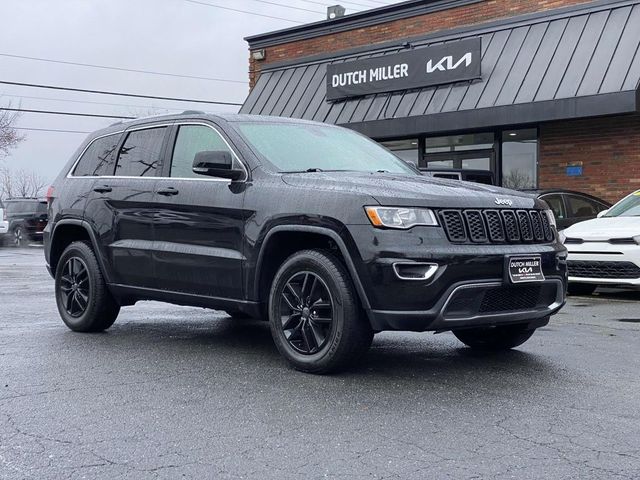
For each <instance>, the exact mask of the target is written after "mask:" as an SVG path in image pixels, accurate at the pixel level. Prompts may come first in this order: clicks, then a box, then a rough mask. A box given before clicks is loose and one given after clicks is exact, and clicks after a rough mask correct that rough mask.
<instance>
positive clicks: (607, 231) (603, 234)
mask: <svg viewBox="0 0 640 480" xmlns="http://www.w3.org/2000/svg"><path fill="white" fill-rule="evenodd" d="M563 233H564V234H565V235H566V236H567V237H570V238H581V239H583V240H609V239H612V238H630V237H635V236H636V235H640V217H601V218H594V219H593V220H587V221H584V222H580V223H576V224H575V225H572V226H570V227H569V228H566V229H565V230H564V231H563Z"/></svg>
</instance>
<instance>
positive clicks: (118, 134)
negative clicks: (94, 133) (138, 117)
mask: <svg viewBox="0 0 640 480" xmlns="http://www.w3.org/2000/svg"><path fill="white" fill-rule="evenodd" d="M122 133H123V130H121V131H119V132H114V133H107V134H105V135H100V136H99V137H96V138H94V139H93V140H91V141H90V142H89V143H88V145H87V146H86V147H85V148H84V149H83V150H82V153H81V154H80V155H79V156H78V158H77V160H76V161H75V162H74V164H73V167H71V169H70V170H69V175H70V176H72V177H74V178H100V177H107V176H109V175H76V170H77V169H78V166H79V165H80V162H81V161H82V159H83V158H84V156H85V154H86V153H87V151H88V150H89V149H90V148H91V146H92V145H93V144H94V143H95V142H97V141H98V140H102V139H103V138H107V137H115V136H116V135H117V136H118V141H117V142H116V148H115V150H114V153H113V155H115V154H116V152H119V151H120V142H121V141H122ZM117 161H118V157H117V156H116V157H115V158H114V163H113V172H111V174H113V173H114V172H115V169H116V163H117Z"/></svg>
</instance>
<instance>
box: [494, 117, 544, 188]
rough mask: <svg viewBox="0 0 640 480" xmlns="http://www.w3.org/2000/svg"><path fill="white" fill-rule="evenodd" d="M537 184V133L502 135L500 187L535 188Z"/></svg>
mask: <svg viewBox="0 0 640 480" xmlns="http://www.w3.org/2000/svg"><path fill="white" fill-rule="evenodd" d="M537 184H538V131H537V130H536V129H535V128H529V129H526V130H509V131H506V132H503V134H502V186H503V187H506V188H513V189H526V188H536V186H537Z"/></svg>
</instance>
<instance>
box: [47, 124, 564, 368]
mask: <svg viewBox="0 0 640 480" xmlns="http://www.w3.org/2000/svg"><path fill="white" fill-rule="evenodd" d="M49 210H50V216H49V218H50V223H49V225H48V226H47V228H46V231H45V244H46V249H45V255H46V260H47V264H48V267H49V270H50V272H51V274H52V276H53V277H54V278H55V292H56V300H57V305H58V310H59V312H60V315H61V317H62V319H63V321H64V322H65V323H66V325H67V326H68V327H69V328H71V329H72V330H74V331H80V332H94V331H101V330H105V329H107V328H109V327H110V326H111V325H112V324H113V323H114V321H115V320H116V317H117V316H118V312H119V311H120V307H122V306H125V305H132V304H134V303H135V302H137V301H139V300H160V301H165V302H171V303H175V304H181V305H194V306H201V307H209V308H214V309H221V310H225V311H227V312H228V313H229V314H230V315H231V316H232V317H240V316H250V317H256V318H262V319H265V320H268V321H269V322H270V328H271V332H272V335H273V339H274V341H275V344H276V346H277V348H278V350H279V351H280V353H281V354H282V355H283V356H284V357H285V358H286V359H287V360H288V361H289V362H290V363H291V364H292V365H293V366H294V367H295V368H298V369H300V370H303V371H307V372H315V373H324V372H330V371H335V370H338V369H340V368H343V367H345V366H346V365H348V364H349V363H351V362H353V361H355V360H356V359H357V358H358V357H359V356H361V355H362V354H363V353H364V352H365V351H366V350H367V349H368V348H369V346H370V344H371V341H372V338H373V335H374V334H375V333H376V332H380V331H383V330H409V331H417V332H422V331H437V332H441V331H452V332H453V333H454V335H455V336H456V337H457V338H458V339H460V340H461V341H462V342H464V343H465V344H466V345H468V346H469V347H472V348H478V349H508V348H512V347H515V346H517V345H520V344H522V343H523V342H525V341H526V340H527V339H528V338H529V337H531V335H532V334H533V332H534V331H535V329H536V328H538V327H541V326H543V325H545V324H547V322H548V321H549V316H550V315H553V314H554V313H556V312H557V311H558V310H559V309H560V308H561V307H562V305H563V303H564V298H565V286H566V251H565V249H564V247H563V246H562V245H561V244H560V243H559V242H558V240H557V234H556V231H555V226H554V217H553V215H552V214H551V213H550V212H549V211H548V210H547V206H546V204H545V203H544V202H542V201H540V200H537V199H535V198H533V197H531V196H529V195H526V194H521V193H517V192H514V191H510V190H504V189H500V188H497V187H491V186H485V185H479V184H472V183H467V182H460V181H450V180H444V179H437V178H431V177H427V176H423V175H421V173H420V172H419V171H418V170H416V169H414V168H413V167H411V166H409V165H407V164H406V163H404V162H403V161H402V160H400V159H399V158H397V157H396V156H394V155H393V154H392V153H391V152H389V151H388V150H386V149H384V148H382V147H381V146H379V145H378V144H376V143H375V142H373V141H371V140H369V139H367V138H365V137H363V136H361V135H359V134H357V133H354V132H353V131H350V130H347V129H343V128H340V127H335V126H330V125H324V124H319V123H312V122H306V121H300V120H291V119H283V118H274V117H257V116H247V115H219V116H213V115H205V114H199V113H194V112H185V114H182V115H173V116H164V117H155V118H151V119H140V120H137V121H132V122H128V123H120V124H116V125H113V126H111V127H109V128H107V129H104V130H101V131H99V132H96V133H95V134H92V135H90V136H89V137H88V138H87V139H86V141H85V142H84V143H83V144H82V145H81V146H80V148H79V149H78V151H77V153H76V154H74V155H73V157H72V159H71V160H70V161H69V163H68V165H67V166H66V167H65V168H64V169H63V171H62V173H61V174H60V176H59V177H58V179H57V180H56V181H55V183H54V185H53V188H52V189H51V190H50V207H49Z"/></svg>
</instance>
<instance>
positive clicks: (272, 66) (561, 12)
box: [260, 0, 640, 72]
mask: <svg viewBox="0 0 640 480" xmlns="http://www.w3.org/2000/svg"><path fill="white" fill-rule="evenodd" d="M638 3H640V1H639V0H618V1H613V2H612V1H611V0H595V1H593V2H589V3H584V4H580V5H572V6H569V7H562V8H555V9H552V10H545V11H543V12H534V13H528V14H524V15H516V16H513V17H507V18H501V19H498V20H493V21H490V22H485V23H478V24H474V25H466V26H464V27H458V28H453V29H448V30H440V31H437V32H431V33H428V34H425V35H417V36H414V37H406V38H401V39H396V40H390V41H387V42H381V43H376V44H372V45H364V46H361V47H354V48H350V49H346V50H339V51H337V52H329V53H320V54H317V55H309V56H306V57H297V58H293V59H291V60H282V61H279V62H273V63H266V64H264V65H262V66H261V68H260V70H261V71H262V72H267V71H271V70H278V69H281V68H285V67H290V66H293V65H302V64H305V63H315V62H319V61H323V60H327V59H335V58H342V57H350V56H353V55H356V54H359V53H363V52H378V51H384V50H389V49H393V48H399V47H401V46H402V45H403V44H404V43H407V42H408V43H416V44H417V45H415V46H420V45H419V43H421V42H425V43H426V42H430V41H433V40H443V41H446V40H453V39H457V38H459V37H460V36H462V35H466V34H473V35H479V34H483V33H486V32H489V31H494V30H499V29H501V28H502V27H504V28H513V27H516V26H520V24H533V23H536V22H538V21H540V22H543V21H547V20H556V19H560V18H565V17H571V16H575V15H581V14H588V13H593V12H596V11H600V10H611V9H613V8H619V7H623V6H625V5H635V4H638Z"/></svg>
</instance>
